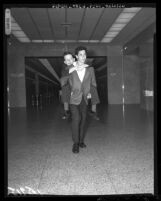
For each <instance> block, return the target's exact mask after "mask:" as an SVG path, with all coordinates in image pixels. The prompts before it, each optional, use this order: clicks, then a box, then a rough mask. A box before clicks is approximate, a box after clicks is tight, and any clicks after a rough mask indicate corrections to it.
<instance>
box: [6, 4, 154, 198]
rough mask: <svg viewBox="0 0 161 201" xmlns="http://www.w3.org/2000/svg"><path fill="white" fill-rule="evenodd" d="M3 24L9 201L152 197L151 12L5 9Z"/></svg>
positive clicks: (135, 8) (92, 7)
mask: <svg viewBox="0 0 161 201" xmlns="http://www.w3.org/2000/svg"><path fill="white" fill-rule="evenodd" d="M51 3H52V2H51ZM4 26H5V30H4V35H5V40H6V46H5V49H6V62H5V69H6V83H7V86H6V94H7V100H6V101H7V103H6V105H7V110H6V111H7V133H6V135H7V194H8V195H16V194H19V195H25V194H27V195H63V196H82V195H87V196H89V195H94V196H102V195H125V194H127V195H132V194H152V195H154V193H155V188H154V186H155V185H154V183H155V181H154V180H155V167H154V166H155V162H154V161H155V154H154V150H155V131H154V130H155V128H154V125H155V124H154V107H155V104H154V99H155V90H154V87H155V86H154V83H155V80H154V73H155V68H156V64H155V58H156V57H155V54H156V50H155V48H156V6H155V4H151V5H149V4H147V5H146V4H143V3H140V4H139V3H138V4H137V5H135V4H127V5H126V4H50V5H49V4H46V5H45V4H43V6H42V5H39V4H24V5H23V4H22V5H21V4H18V5H16V4H11V5H10V4H6V5H5V6H4Z"/></svg>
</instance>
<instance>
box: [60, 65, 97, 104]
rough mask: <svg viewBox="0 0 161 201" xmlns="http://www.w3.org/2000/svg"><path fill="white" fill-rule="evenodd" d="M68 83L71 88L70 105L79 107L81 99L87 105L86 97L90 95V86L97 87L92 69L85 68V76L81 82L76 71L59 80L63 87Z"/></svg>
mask: <svg viewBox="0 0 161 201" xmlns="http://www.w3.org/2000/svg"><path fill="white" fill-rule="evenodd" d="M68 81H69V84H70V87H71V96H70V104H74V105H79V104H80V102H81V100H82V98H84V100H85V102H86V104H88V100H87V95H88V93H91V86H93V87H97V84H96V79H95V74H94V69H93V67H88V68H85V75H84V78H83V81H82V82H81V81H80V79H79V76H78V74H77V72H76V71H73V72H72V73H70V74H69V75H68V76H64V77H62V78H61V85H62V86H63V85H64V84H66V83H67V82H68Z"/></svg>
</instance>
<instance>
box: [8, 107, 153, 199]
mask: <svg viewBox="0 0 161 201" xmlns="http://www.w3.org/2000/svg"><path fill="white" fill-rule="evenodd" d="M98 113H99V116H100V121H96V120H94V119H92V118H91V117H90V116H88V121H87V125H88V129H87V134H86V140H85V143H86V144H87V148H86V149H81V150H80V152H79V154H73V153H72V138H71V127H70V121H68V120H62V119H61V117H62V105H60V104H58V105H56V104H55V106H54V105H51V106H48V107H46V108H42V110H40V109H39V110H37V109H25V108H23V109H22V108H21V109H20V108H19V109H18V108H11V109H9V110H8V187H10V188H14V189H20V187H23V188H25V187H26V188H27V187H29V188H31V189H33V190H34V191H35V192H39V193H41V194H53V195H112V194H137V193H153V192H154V165H153V164H154V156H153V151H154V150H153V146H154V143H153V135H154V133H153V113H152V112H147V111H145V110H142V109H140V106H139V105H125V108H124V112H123V108H122V106H121V105H108V106H107V105H99V107H98ZM37 190H38V191H37Z"/></svg>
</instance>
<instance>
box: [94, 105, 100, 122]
mask: <svg viewBox="0 0 161 201" xmlns="http://www.w3.org/2000/svg"><path fill="white" fill-rule="evenodd" d="M96 110H97V106H96V104H93V105H92V113H93V114H92V115H93V117H94V119H95V120H99V117H98V116H97V111H96Z"/></svg>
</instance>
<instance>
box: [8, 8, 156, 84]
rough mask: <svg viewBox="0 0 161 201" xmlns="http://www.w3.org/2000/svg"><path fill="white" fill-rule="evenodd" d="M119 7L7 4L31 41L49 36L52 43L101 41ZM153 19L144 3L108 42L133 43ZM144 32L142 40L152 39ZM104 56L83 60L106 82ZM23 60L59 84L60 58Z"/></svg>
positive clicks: (153, 16) (61, 63)
mask: <svg viewBox="0 0 161 201" xmlns="http://www.w3.org/2000/svg"><path fill="white" fill-rule="evenodd" d="M122 11H123V8H11V15H12V17H13V18H14V19H15V21H16V22H17V24H18V25H19V26H20V27H21V29H22V31H23V32H24V33H25V34H26V36H27V37H28V38H29V39H30V40H31V42H32V41H33V40H46V42H49V40H53V42H55V43H64V42H65V43H66V42H69V43H78V42H85V43H97V44H98V43H102V39H103V38H104V36H105V35H106V33H107V32H108V30H109V29H110V27H111V26H112V25H113V23H114V22H115V20H116V19H117V17H118V16H119V15H120V13H121V12H122ZM155 22H156V9H155V8H148V7H144V8H142V9H141V10H140V11H139V12H138V13H136V15H135V16H134V17H133V18H132V19H131V20H130V21H129V23H128V24H127V25H126V26H124V28H123V29H122V30H121V31H120V32H119V34H118V35H116V37H115V38H114V39H113V40H112V41H111V42H109V43H108V44H110V45H122V46H124V45H126V44H128V43H130V41H132V42H133V43H135V38H138V36H140V35H141V33H143V37H142V38H144V36H145V35H146V32H145V30H151V27H154V26H153V25H155ZM148 32H149V31H148ZM147 35H148V37H147V38H146V37H145V38H146V40H147V41H148V42H150V41H152V37H153V34H147ZM13 37H14V36H13ZM44 42H45V41H44ZM137 42H138V43H139V42H140V40H137ZM103 43H106V42H103ZM105 59H106V58H103V57H102V58H97V59H95V58H88V61H87V63H88V62H89V63H92V65H93V67H94V68H95V74H96V79H97V82H98V83H104V82H105V83H106V82H107V72H106V71H107V65H106V64H107V62H106V61H105ZM25 61H26V66H28V68H27V69H28V70H31V71H36V72H39V73H40V75H43V76H45V78H47V79H48V80H49V81H52V82H53V83H54V84H55V85H60V83H59V78H60V75H61V69H62V66H63V59H62V58H53V57H52V58H51V57H49V58H26V60H25Z"/></svg>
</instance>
